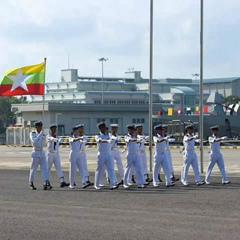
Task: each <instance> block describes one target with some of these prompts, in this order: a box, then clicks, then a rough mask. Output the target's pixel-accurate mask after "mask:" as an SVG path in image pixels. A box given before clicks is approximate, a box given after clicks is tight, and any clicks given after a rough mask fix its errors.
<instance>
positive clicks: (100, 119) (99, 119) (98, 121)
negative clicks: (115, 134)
mask: <svg viewBox="0 0 240 240" xmlns="http://www.w3.org/2000/svg"><path fill="white" fill-rule="evenodd" d="M105 120H106V119H105V118H98V119H97V123H100V122H105Z"/></svg>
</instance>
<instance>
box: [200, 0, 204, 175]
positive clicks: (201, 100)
mask: <svg viewBox="0 0 240 240" xmlns="http://www.w3.org/2000/svg"><path fill="white" fill-rule="evenodd" d="M200 1H201V10H200V15H201V19H200V22H201V30H200V89H199V100H200V101H199V102H200V109H199V110H200V115H199V130H200V131H199V134H200V160H201V173H203V18H204V15H203V11H204V6H203V0H200Z"/></svg>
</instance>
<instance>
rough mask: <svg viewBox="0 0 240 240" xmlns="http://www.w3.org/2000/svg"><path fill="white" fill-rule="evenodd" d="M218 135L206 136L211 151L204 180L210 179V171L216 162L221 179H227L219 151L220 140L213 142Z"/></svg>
mask: <svg viewBox="0 0 240 240" xmlns="http://www.w3.org/2000/svg"><path fill="white" fill-rule="evenodd" d="M217 138H218V137H217V136H215V135H212V136H211V137H209V138H208V140H209V143H210V147H211V151H210V154H209V164H208V168H207V171H206V177H205V181H206V182H209V181H210V175H211V172H212V170H213V167H214V165H215V164H216V163H217V165H218V167H219V170H220V172H221V174H222V181H223V182H224V181H228V179H227V177H226V172H225V166H224V161H223V156H222V153H221V152H220V142H215V140H216V139H217Z"/></svg>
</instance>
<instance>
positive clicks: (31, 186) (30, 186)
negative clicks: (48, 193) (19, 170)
mask: <svg viewBox="0 0 240 240" xmlns="http://www.w3.org/2000/svg"><path fill="white" fill-rule="evenodd" d="M29 189H30V190H37V189H36V188H35V187H34V185H33V183H31V184H29Z"/></svg>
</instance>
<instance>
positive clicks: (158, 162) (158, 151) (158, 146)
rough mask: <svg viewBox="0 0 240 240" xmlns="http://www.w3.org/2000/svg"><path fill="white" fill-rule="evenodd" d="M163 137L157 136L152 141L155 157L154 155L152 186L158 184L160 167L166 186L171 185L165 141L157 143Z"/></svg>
mask: <svg viewBox="0 0 240 240" xmlns="http://www.w3.org/2000/svg"><path fill="white" fill-rule="evenodd" d="M163 138H164V137H163V136H161V135H159V134H157V136H154V137H153V141H154V143H155V155H154V166H153V184H156V185H157V184H158V183H159V182H158V181H159V179H158V174H159V170H160V169H161V167H162V168H163V172H164V175H165V179H166V184H171V183H172V181H171V177H170V173H169V168H168V160H167V155H166V141H165V140H164V141H162V142H158V140H162V139H163Z"/></svg>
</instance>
